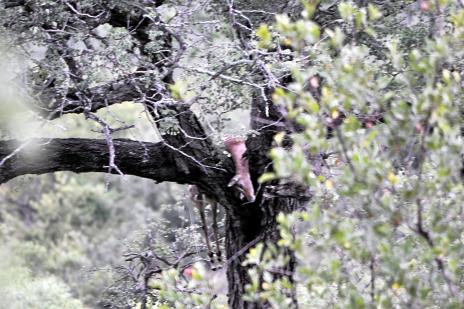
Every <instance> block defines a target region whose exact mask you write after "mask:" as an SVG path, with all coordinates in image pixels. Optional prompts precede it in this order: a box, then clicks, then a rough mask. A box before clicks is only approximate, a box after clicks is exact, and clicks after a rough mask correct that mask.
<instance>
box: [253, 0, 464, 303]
mask: <svg viewBox="0 0 464 309" xmlns="http://www.w3.org/2000/svg"><path fill="white" fill-rule="evenodd" d="M312 10H313V7H312V6H311V5H310V4H308V5H307V8H306V14H303V16H307V17H308V18H306V19H302V20H299V21H296V22H293V21H290V20H289V19H288V18H286V17H285V16H280V17H278V18H277V23H276V25H275V26H274V28H273V29H274V30H275V34H274V37H278V38H279V40H281V41H283V42H285V43H286V44H288V45H289V46H291V48H292V50H293V54H294V57H295V58H294V59H295V60H297V61H292V62H291V63H289V66H288V68H289V70H291V71H292V76H293V82H292V83H291V84H290V85H289V88H288V89H278V90H277V91H276V93H275V95H274V99H275V102H276V104H279V105H280V106H282V107H285V108H286V110H287V112H288V117H289V119H290V120H292V121H294V122H296V123H297V124H299V125H300V126H301V128H302V129H301V131H298V132H291V133H289V134H281V135H278V136H276V139H275V141H276V142H275V144H276V147H275V148H274V149H273V151H272V153H271V156H272V158H273V160H274V163H275V164H274V169H275V173H274V174H268V175H266V176H265V178H263V179H262V180H263V181H265V180H266V179H273V178H280V179H282V181H295V182H298V183H302V184H305V185H308V186H309V187H310V188H311V191H312V194H313V198H312V200H311V202H310V204H309V205H308V210H307V211H302V212H299V213H295V214H292V215H288V216H283V215H282V216H280V217H279V221H280V224H281V236H282V239H281V241H280V242H279V244H278V245H279V246H280V247H281V248H282V247H283V248H290V249H292V250H294V251H295V252H296V254H297V258H298V261H297V264H298V267H297V272H296V273H295V274H294V275H293V279H294V280H295V283H294V284H296V285H297V287H298V295H299V297H298V298H299V301H300V303H301V305H302V307H304V308H323V307H330V308H366V307H368V308H462V303H463V301H464V293H463V291H464V285H463V280H462V278H463V275H464V273H463V270H464V264H463V262H462V261H463V257H464V246H463V244H462V241H463V235H464V223H463V217H462V214H463V209H462V205H463V193H464V192H463V189H464V187H463V180H462V158H463V147H462V145H463V140H462V125H463V120H462V108H463V97H464V94H463V86H464V84H463V83H462V78H463V72H464V71H463V69H464V48H463V47H464V44H463V42H464V40H463V39H464V24H463V20H464V19H463V16H464V10H463V8H462V3H460V2H459V1H419V3H417V4H412V5H411V6H410V7H409V8H408V9H407V10H405V11H403V12H398V13H397V14H396V15H390V16H385V17H383V16H382V12H381V11H379V10H378V9H377V8H376V7H375V6H373V5H371V4H369V5H368V6H367V7H359V6H357V5H356V4H354V3H352V2H342V3H341V4H340V5H339V6H338V11H339V13H340V16H341V17H342V18H343V23H342V24H340V26H337V27H334V28H331V29H325V31H324V30H321V29H319V27H318V25H317V24H315V23H314V22H312V21H311V20H310V19H309V16H310V15H311V14H310V13H309V12H311V11H312ZM393 25H396V26H395V27H393ZM266 31H270V30H266V28H264V27H262V28H260V30H259V32H258V33H257V34H258V36H259V38H260V40H261V42H262V43H261V46H264V47H265V46H267V45H269V44H270V38H269V36H270V34H267V33H266ZM366 37H367V38H368V39H367V40H366ZM369 41H371V42H374V43H372V44H368V43H366V42H369ZM328 137H329V138H328ZM289 140H290V141H291V142H292V146H291V147H290V148H289V147H288V146H285V143H284V141H289ZM287 145H288V143H287ZM315 157H318V158H322V160H323V164H319V165H316V164H315V163H314V162H318V161H315V160H314V158H315ZM260 250H261V249H260V247H259V246H258V247H257V248H255V249H253V250H252V251H251V252H250V254H249V261H250V262H251V263H255V264H256V270H254V271H253V277H254V278H255V277H256V278H258V277H259V276H264V278H266V275H268V276H269V278H272V276H270V275H269V274H270V273H271V270H272V267H273V265H275V264H276V263H278V262H279V257H280V258H282V259H285V255H282V250H279V248H278V247H272V248H268V249H267V250H266V251H265V252H261V251H260ZM289 284H290V283H289V282H286V281H285V278H284V279H282V280H275V281H272V282H267V281H266V280H265V283H263V285H262V286H261V287H259V286H254V285H251V286H250V287H249V291H250V297H258V298H263V297H264V298H266V299H269V300H270V301H271V303H272V304H273V306H274V308H282V306H285V304H286V302H287V301H288V300H286V299H285V298H283V297H282V293H281V292H280V291H281V290H282V289H283V288H285V287H288V285H289Z"/></svg>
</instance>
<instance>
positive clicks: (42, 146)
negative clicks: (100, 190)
mask: <svg viewBox="0 0 464 309" xmlns="http://www.w3.org/2000/svg"><path fill="white" fill-rule="evenodd" d="M113 143H114V148H115V163H116V164H117V166H118V167H119V168H120V169H121V171H122V172H123V173H124V174H126V175H135V176H140V177H144V178H148V179H153V180H155V181H157V182H162V181H173V182H177V183H181V184H183V183H193V184H197V183H199V182H201V181H202V179H203V178H204V177H205V174H204V172H203V168H204V167H200V166H198V165H197V164H196V163H195V162H193V161H189V160H188V158H186V157H182V156H181V155H180V154H179V153H178V152H176V151H173V150H172V149H170V148H169V147H167V146H166V145H164V144H163V143H145V142H138V141H133V140H128V139H115V140H114V141H113ZM20 145H21V144H20V142H19V141H16V140H8V141H0V158H5V157H7V156H8V155H10V154H12V153H14V152H15V150H16V149H18V147H20ZM108 156H109V152H108V145H107V143H106V141H105V140H97V139H81V138H69V139H34V140H31V141H30V142H28V143H27V145H26V146H25V147H23V148H22V149H21V151H18V152H17V153H16V154H15V155H13V156H11V157H10V158H9V159H8V160H5V162H4V164H3V165H2V166H0V184H1V183H4V182H6V181H8V180H10V179H12V178H14V177H17V176H20V175H26V174H44V173H51V172H57V171H71V172H75V173H87V172H107V171H108V169H107V165H108ZM180 164H181V165H182V167H183V168H182V169H179V168H178V166H179V165H180ZM113 172H115V171H113Z"/></svg>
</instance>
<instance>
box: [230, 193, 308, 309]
mask: <svg viewBox="0 0 464 309" xmlns="http://www.w3.org/2000/svg"><path fill="white" fill-rule="evenodd" d="M281 188H282V187H281ZM289 189H291V191H292V194H291V195H281V196H279V195H277V194H279V193H288V192H289ZM298 189H299V187H298V186H296V185H286V186H285V190H283V191H282V190H280V191H279V192H274V193H276V194H275V195H274V196H271V197H269V196H268V194H263V195H261V201H262V202H261V203H256V204H255V205H254V206H250V207H255V211H251V212H249V213H247V215H246V216H237V215H231V214H230V213H227V217H226V242H225V246H226V254H227V260H228V265H227V280H228V286H229V295H228V297H229V307H230V308H234V309H236V308H237V309H242V308H246V309H251V308H252V309H258V308H270V307H271V306H270V304H269V303H268V302H267V301H266V300H264V299H261V300H259V299H255V300H246V299H244V295H245V294H246V287H247V285H248V284H249V283H250V276H249V274H248V270H249V269H250V268H251V267H253V265H243V262H244V261H245V259H246V255H247V252H248V251H249V249H250V248H252V247H254V246H255V245H256V244H258V243H259V242H263V243H264V245H265V247H266V245H269V244H277V242H278V241H279V239H280V233H279V226H278V223H277V221H276V217H277V215H278V214H279V213H281V212H282V213H291V212H293V211H295V210H298V209H302V208H303V207H304V205H305V204H306V202H307V197H308V195H307V194H306V193H305V192H303V191H301V190H300V195H294V194H293V193H295V192H296V191H298ZM264 196H266V197H264ZM257 205H259V206H257ZM240 207H247V205H244V206H240ZM283 253H284V254H285V255H287V256H288V258H289V259H288V263H286V264H285V265H282V266H281V267H279V269H274V268H273V269H272V270H270V271H271V272H272V273H273V274H274V278H275V279H277V278H282V277H283V276H285V277H287V279H288V280H289V281H290V282H293V273H294V271H295V266H296V263H295V255H294V252H292V251H290V250H285V252H283ZM261 284H262V282H259V285H260V287H259V289H261ZM284 294H285V296H287V297H288V298H290V299H291V305H290V306H289V307H288V308H297V307H298V304H297V300H296V295H295V289H293V290H291V291H287V292H284Z"/></svg>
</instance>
